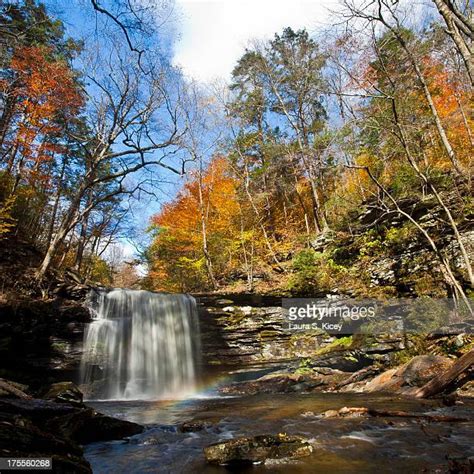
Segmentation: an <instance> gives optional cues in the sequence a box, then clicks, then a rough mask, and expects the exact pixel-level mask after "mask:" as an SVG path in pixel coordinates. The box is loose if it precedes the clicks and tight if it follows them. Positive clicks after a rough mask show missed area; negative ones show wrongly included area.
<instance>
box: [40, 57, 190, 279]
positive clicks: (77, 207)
mask: <svg viewBox="0 0 474 474" xmlns="http://www.w3.org/2000/svg"><path fill="white" fill-rule="evenodd" d="M99 59H100V64H99V65H98V67H97V68H96V69H95V70H94V69H93V72H92V73H90V74H89V76H88V79H89V81H90V85H89V88H88V90H87V94H88V98H89V107H88V109H87V122H88V125H89V128H90V132H89V133H87V134H86V135H84V136H82V135H81V136H74V137H73V138H74V139H75V140H77V142H79V143H80V144H81V146H82V148H83V150H84V153H85V156H86V159H85V164H84V169H83V170H81V171H82V173H83V176H82V178H81V179H80V180H79V181H78V183H77V187H76V189H75V191H74V193H73V195H72V196H71V197H70V202H69V206H68V208H67V209H66V210H65V211H64V213H63V216H62V218H61V221H60V223H59V225H58V227H57V229H56V232H55V234H54V236H53V237H52V239H51V240H50V242H49V245H48V248H47V251H46V254H45V257H44V259H43V262H42V263H41V265H40V267H39V268H38V270H37V278H38V279H41V278H43V277H44V275H45V274H46V272H47V271H48V269H49V267H50V265H51V263H52V260H53V258H54V256H55V254H56V252H57V251H58V248H59V247H60V245H61V244H62V243H63V241H64V239H65V238H66V236H67V235H68V233H69V232H70V231H71V230H72V229H74V228H75V227H76V226H77V225H78V223H79V222H81V220H82V219H83V218H84V216H87V215H88V213H90V211H91V210H92V209H94V208H96V207H97V206H98V205H100V204H101V203H103V202H106V201H108V200H110V199H113V198H114V197H117V196H120V195H124V194H133V193H134V192H136V191H137V190H139V189H141V188H143V187H145V186H146V184H147V180H148V178H146V177H143V179H141V178H140V179H139V180H138V183H135V184H134V185H133V186H130V185H129V182H128V180H127V178H128V177H129V176H130V175H132V174H135V175H136V176H139V175H140V172H141V171H142V170H145V169H149V168H150V167H161V168H163V169H166V170H168V171H169V172H173V173H176V174H182V172H183V169H182V167H181V168H179V167H175V166H172V165H171V164H169V163H168V161H167V158H168V157H169V156H172V155H173V154H175V153H176V146H177V144H178V142H179V135H180V132H179V127H180V125H179V109H178V105H177V103H176V101H175V98H176V96H179V90H177V89H176V86H174V87H175V90H174V91H173V90H172V89H173V87H172V83H174V84H175V85H176V84H177V83H178V82H179V81H177V77H176V76H175V77H172V76H173V74H174V71H173V70H171V69H169V68H168V67H166V66H163V65H161V64H160V62H159V61H156V58H155V61H154V62H153V63H150V64H149V65H148V71H149V72H148V74H143V72H142V69H141V67H140V65H138V64H137V63H136V61H133V60H130V58H129V57H127V55H125V56H124V55H123V54H121V53H119V52H118V51H113V52H112V53H111V54H110V56H109V58H108V60H107V61H105V60H103V58H99ZM94 73H96V74H94ZM170 76H171V77H170ZM172 81H173V82H172ZM173 95H174V96H175V97H173ZM90 190H95V192H94V193H93V196H92V197H90V199H88V200H86V204H84V200H85V199H86V198H87V197H88V196H89V193H90Z"/></svg>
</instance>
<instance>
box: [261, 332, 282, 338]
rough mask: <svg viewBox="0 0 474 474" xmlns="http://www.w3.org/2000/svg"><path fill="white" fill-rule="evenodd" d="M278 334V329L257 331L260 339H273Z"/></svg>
mask: <svg viewBox="0 0 474 474" xmlns="http://www.w3.org/2000/svg"><path fill="white" fill-rule="evenodd" d="M279 335H280V332H279V331H270V330H265V331H261V332H260V333H259V337H260V339H274V338H275V337H278V336H279Z"/></svg>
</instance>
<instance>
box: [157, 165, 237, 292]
mask: <svg viewBox="0 0 474 474" xmlns="http://www.w3.org/2000/svg"><path fill="white" fill-rule="evenodd" d="M236 187H237V183H236V180H235V178H233V177H232V176H231V175H230V173H229V170H228V162H227V160H226V159H225V158H221V157H217V158H214V159H213V160H212V162H211V163H210V165H209V166H208V168H207V169H206V170H205V171H203V172H202V173H199V172H198V171H194V172H193V173H191V177H190V180H189V181H188V182H187V183H186V184H185V185H184V186H183V188H182V190H181V192H180V193H179V194H178V195H177V197H176V198H175V199H174V200H173V201H172V202H170V203H168V204H166V205H165V206H164V207H163V209H162V211H161V212H160V213H159V214H158V215H156V216H154V218H153V219H152V224H153V226H154V227H155V228H157V229H158V232H157V233H156V235H155V238H154V241H153V244H152V247H151V251H152V262H151V271H150V279H151V281H152V283H153V286H154V288H159V289H168V290H181V291H184V290H188V289H193V288H194V289H195V288H196V287H198V286H199V285H202V284H203V283H202V282H203V281H205V280H206V278H207V277H206V270H205V255H204V238H205V239H206V244H207V251H208V252H209V253H210V256H211V259H212V261H213V264H214V269H215V271H216V272H217V274H218V273H219V270H220V269H222V268H223V266H225V265H226V263H225V262H226V258H227V256H228V255H229V253H231V252H232V248H233V245H234V242H235V240H237V239H238V238H239V236H240V230H238V227H237V224H236V221H237V216H238V213H239V205H238V201H237V191H236ZM183 285H184V286H183Z"/></svg>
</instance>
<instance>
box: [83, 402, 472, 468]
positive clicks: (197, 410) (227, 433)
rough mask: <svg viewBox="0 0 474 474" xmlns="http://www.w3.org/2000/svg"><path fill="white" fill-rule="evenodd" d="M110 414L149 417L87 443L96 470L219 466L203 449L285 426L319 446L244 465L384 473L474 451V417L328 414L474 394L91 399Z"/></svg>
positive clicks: (436, 408)
mask: <svg viewBox="0 0 474 474" xmlns="http://www.w3.org/2000/svg"><path fill="white" fill-rule="evenodd" d="M89 404H90V405H91V406H93V407H94V408H96V409H97V410H98V411H101V412H103V413H105V414H108V415H112V416H115V417H119V418H124V419H127V420H130V421H134V422H137V423H141V424H145V425H146V426H147V429H146V431H145V432H143V433H142V434H140V435H137V436H134V437H132V438H130V439H129V440H124V441H113V442H101V443H95V444H91V445H88V446H86V447H85V456H86V458H87V460H88V461H89V462H90V463H91V466H92V468H93V470H94V473H110V472H114V473H117V474H118V473H128V474H130V473H145V472H160V473H163V472H164V473H168V472H169V473H173V474H174V473H191V472H199V473H218V472H225V468H222V467H217V466H210V465H208V464H206V462H205V459H204V455H203V448H204V447H205V446H207V445H209V444H211V443H215V442H217V441H220V440H225V439H230V438H233V437H238V436H246V435H256V434H266V433H280V432H285V433H287V434H299V435H302V436H305V437H307V438H308V439H309V440H310V442H311V443H312V445H313V447H314V451H313V453H312V455H311V456H309V457H307V458H302V459H300V460H291V461H281V460H280V461H270V462H267V463H266V464H263V465H254V466H250V467H249V468H245V469H243V468H239V470H238V472H252V473H255V474H257V473H261V472H262V473H263V472H265V473H268V472H282V473H283V472H292V473H293V472H294V473H326V472H332V473H349V472H361V473H376V472H377V473H379V472H381V471H382V472H421V471H422V470H423V469H424V468H432V467H434V466H436V465H440V464H441V465H443V464H444V465H446V463H447V459H456V458H466V457H469V456H473V455H474V443H473V436H472V434H473V433H474V422H472V421H470V422H461V423H459V422H457V423H445V422H441V423H440V422H437V423H432V422H428V421H421V420H420V419H398V418H390V419H387V418H378V417H377V418H364V417H360V418H334V419H328V418H321V417H320V416H318V414H319V413H321V412H324V411H326V410H329V409H339V408H341V407H344V406H364V407H369V408H376V409H390V410H405V411H413V412H424V413H436V414H450V415H456V416H460V417H462V416H467V417H469V412H471V413H472V410H473V409H474V400H465V401H464V404H463V405H457V406H454V407H443V406H442V405H441V404H440V402H439V401H426V400H425V401H419V400H410V399H403V398H398V397H393V396H392V397H387V396H381V395H376V396H374V395H369V396H368V395H367V394H361V395H357V394H356V395H354V394H350V395H349V394H321V393H320V394H306V395H305V394H281V395H254V396H242V397H235V398H232V397H227V398H224V397H210V398H199V397H197V398H189V399H186V400H180V401H107V402H93V403H89ZM191 420H192V421H200V422H207V424H206V427H205V428H204V429H202V430H200V431H197V432H191V433H181V432H180V431H179V429H178V427H179V425H180V423H182V422H187V421H191Z"/></svg>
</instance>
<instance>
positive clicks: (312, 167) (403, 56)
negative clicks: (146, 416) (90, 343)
mask: <svg viewBox="0 0 474 474" xmlns="http://www.w3.org/2000/svg"><path fill="white" fill-rule="evenodd" d="M357 5H358V3H352V2H351V1H346V2H343V3H342V4H341V5H340V7H339V9H338V12H337V13H334V16H333V24H332V25H328V26H327V27H325V28H320V30H318V31H316V32H314V33H312V34H310V33H308V31H305V30H299V31H294V30H292V29H291V28H286V29H284V30H283V31H282V32H277V33H276V34H275V36H274V37H273V38H272V39H270V40H266V41H254V42H253V43H252V44H250V45H249V46H248V48H247V49H246V51H245V53H244V54H243V56H242V57H241V58H240V59H239V60H238V62H237V64H236V65H235V68H234V70H233V72H232V78H231V81H230V83H229V84H225V85H223V84H222V83H215V84H213V85H211V86H207V87H204V86H202V85H199V84H197V83H193V82H192V81H191V80H189V79H188V78H186V77H185V75H184V74H183V73H182V72H181V71H180V70H179V68H177V67H175V66H172V65H171V64H170V63H169V61H167V60H166V58H165V56H164V54H163V52H162V50H161V49H160V47H159V46H157V45H158V43H156V42H153V41H152V39H153V38H155V36H154V35H156V34H157V33H158V32H157V31H156V30H153V29H149V30H147V34H146V35H145V34H144V33H143V31H145V27H146V25H147V19H148V16H147V15H148V13H150V11H148V12H147V10H146V8H144V9H143V10H140V15H141V16H140V17H139V18H138V17H137V18H136V19H134V21H136V22H137V23H136V25H140V27H141V28H142V30H140V31H141V32H142V33H143V34H142V36H141V40H140V41H141V43H135V42H134V41H132V40H133V38H130V37H129V36H125V38H124V32H123V29H122V28H121V27H120V23H117V22H110V21H109V22H108V23H107V22H104V24H103V25H102V26H103V32H102V33H103V35H104V36H103V37H102V39H104V38H106V39H107V40H109V41H108V42H107V41H106V40H104V41H103V42H102V43H100V47H99V46H98V44H99V43H94V42H91V41H89V40H87V39H86V40H84V39H83V38H81V39H79V38H70V37H68V36H67V35H66V34H65V28H64V25H63V24H62V23H61V21H60V20H59V19H57V18H55V17H54V15H52V14H51V13H49V12H48V11H47V10H46V8H45V7H44V6H42V5H41V4H40V3H36V2H34V1H27V2H10V3H9V2H6V3H5V4H4V6H3V7H2V11H1V17H0V28H1V31H2V40H1V41H2V43H1V46H2V49H1V58H0V60H1V77H0V101H1V109H0V152H1V155H0V202H1V209H0V235H1V238H2V239H3V243H4V245H9V244H8V242H12V241H15V239H16V240H18V239H20V240H23V241H25V240H26V241H28V242H30V243H31V244H32V245H34V246H35V247H36V248H37V249H39V251H40V252H41V254H42V255H43V258H42V262H41V263H40V264H39V266H38V267H37V268H36V270H35V278H36V279H37V280H38V281H41V280H44V278H45V276H46V275H47V274H48V272H49V271H50V270H51V269H60V270H65V269H68V268H74V269H75V270H76V272H77V273H78V274H79V275H80V276H81V278H83V279H84V280H88V281H91V282H96V283H102V284H105V285H116V286H126V285H129V286H140V285H141V286H142V287H144V288H148V289H155V290H162V289H164V290H173V291H190V292H197V291H209V290H223V291H224V290H225V291H237V292H239V291H260V292H262V291H263V292H268V291H272V292H276V293H291V294H311V293H319V292H328V291H329V292H330V291H336V292H346V293H347V292H348V293H351V294H359V295H388V296H390V295H395V294H400V293H402V294H409V295H425V294H429V295H440V294H444V295H446V294H449V295H453V296H456V297H458V298H461V299H462V298H465V295H466V294H469V292H471V291H472V285H473V283H474V276H473V270H472V259H473V248H472V247H473V244H472V241H473V222H474V202H473V198H472V172H473V162H472V159H473V153H472V151H473V130H472V127H473V120H474V118H473V114H472V87H473V78H472V40H471V39H469V38H471V37H472V21H471V19H470V17H469V11H468V10H466V11H460V10H458V9H456V8H454V9H449V8H447V7H446V5H447V4H446V3H445V2H441V1H440V2H438V1H436V2H434V4H433V5H432V7H431V8H427V9H426V11H425V14H424V16H423V17H419V18H418V17H416V16H415V15H414V14H411V12H409V11H407V9H406V6H404V5H403V4H400V3H399V2H385V1H382V2H374V3H373V4H372V7H370V8H367V9H362V8H359V7H358V6H357ZM378 7H380V8H378ZM102 13H103V12H102ZM109 13H110V12H109ZM124 15H125V13H124ZM97 18H98V21H101V19H109V20H110V15H109V16H107V15H99V16H98V17H97ZM129 20H130V19H129ZM130 21H131V20H130ZM452 24H453V25H454V27H451V26H450V25H452ZM117 25H119V27H117ZM125 31H127V30H125ZM124 44H125V46H126V47H123V46H124ZM145 52H146V54H145ZM142 53H143V54H142ZM174 177H176V178H177V179H178V183H180V189H179V191H178V193H177V194H176V195H175V196H174V197H173V196H172V197H171V198H170V197H169V195H170V193H169V190H168V191H167V195H168V198H167V199H165V200H163V195H158V193H159V192H160V191H162V190H163V189H167V188H166V186H167V184H166V183H167V182H168V181H170V180H174V181H175V182H176V180H175V179H174ZM136 200H141V201H142V202H143V201H144V200H148V201H149V202H154V203H156V202H157V201H158V200H160V202H162V207H161V210H160V211H159V212H158V213H157V214H156V215H155V216H154V217H153V218H152V221H151V222H150V223H147V222H142V223H141V229H140V232H141V234H142V237H143V236H144V235H145V234H146V233H148V240H149V241H150V242H149V244H147V245H145V247H143V246H142V248H141V251H140V252H139V253H138V254H137V260H136V261H126V262H124V261H123V259H122V261H120V259H118V261H117V259H114V258H113V255H112V256H111V248H113V247H114V246H117V245H118V246H119V247H120V243H121V242H124V241H125V240H124V239H125V238H126V237H130V234H131V231H130V228H131V224H130V215H131V209H132V210H133V202H134V201H136ZM163 201H164V202H163ZM12 239H13V240H12ZM12 245H13V244H12ZM112 253H113V252H112ZM114 260H115V261H114ZM138 263H139V264H141V269H142V270H143V268H147V270H148V271H147V274H146V276H145V277H144V278H141V282H138V280H139V277H138V275H137V271H136V268H135V265H136V264H138Z"/></svg>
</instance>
